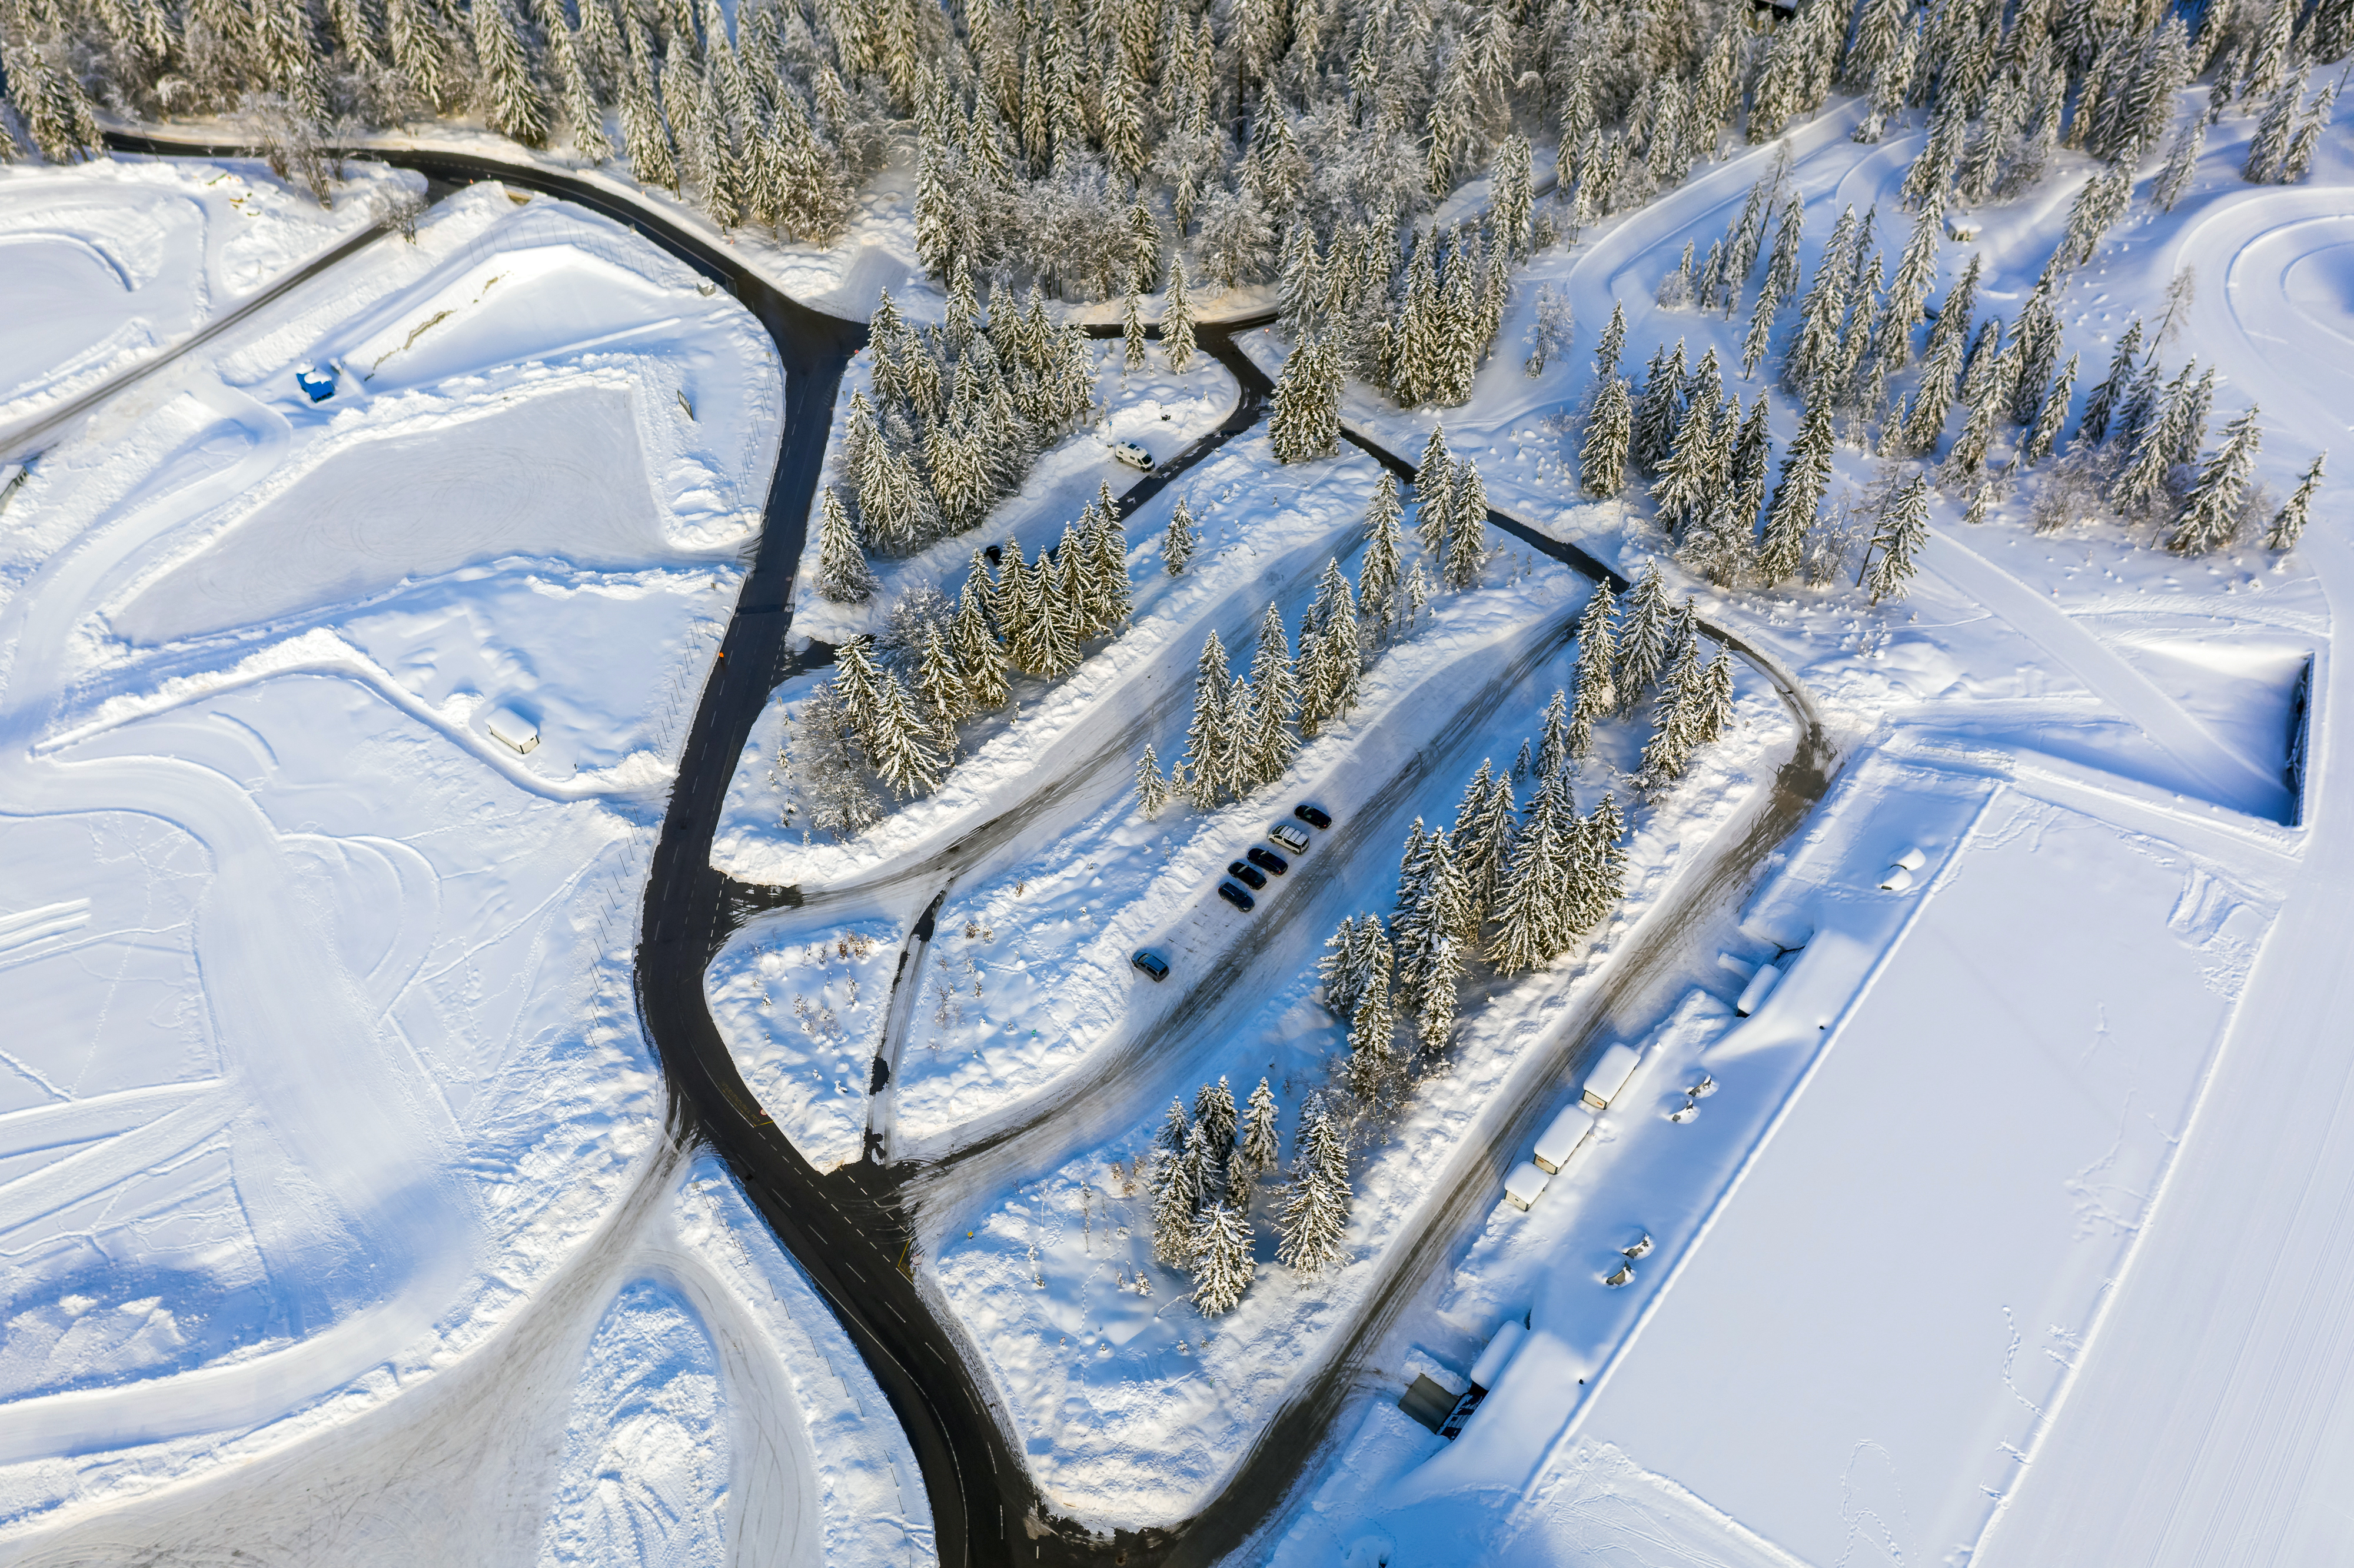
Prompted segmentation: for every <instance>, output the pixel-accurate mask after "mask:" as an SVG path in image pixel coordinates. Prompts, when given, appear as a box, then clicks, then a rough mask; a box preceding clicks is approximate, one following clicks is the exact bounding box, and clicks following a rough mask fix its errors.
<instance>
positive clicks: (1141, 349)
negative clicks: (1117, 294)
mask: <svg viewBox="0 0 2354 1568" xmlns="http://www.w3.org/2000/svg"><path fill="white" fill-rule="evenodd" d="M1120 335H1121V337H1122V339H1123V340H1124V341H1125V344H1126V346H1125V349H1124V351H1123V353H1122V355H1121V357H1120V368H1121V369H1122V370H1141V369H1143V368H1144V366H1145V363H1146V354H1145V346H1144V345H1145V342H1146V339H1145V336H1144V314H1143V311H1142V307H1141V305H1140V302H1139V301H1138V299H1137V297H1136V289H1135V286H1134V285H1133V284H1131V285H1129V291H1128V303H1127V305H1126V307H1125V308H1124V310H1123V311H1122V313H1121V316H1120Z"/></svg>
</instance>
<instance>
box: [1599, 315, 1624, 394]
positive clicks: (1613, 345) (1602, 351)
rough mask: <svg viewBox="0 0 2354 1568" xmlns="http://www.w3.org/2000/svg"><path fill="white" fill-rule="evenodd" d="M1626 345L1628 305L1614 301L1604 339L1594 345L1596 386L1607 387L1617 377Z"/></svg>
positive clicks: (1603, 335)
mask: <svg viewBox="0 0 2354 1568" xmlns="http://www.w3.org/2000/svg"><path fill="white" fill-rule="evenodd" d="M1626 345H1627V307H1626V306H1625V305H1624V304H1622V303H1619V302H1617V301H1613V302H1611V305H1610V323H1609V324H1608V325H1607V326H1606V327H1604V328H1603V329H1602V341H1601V342H1600V343H1598V344H1595V345H1594V380H1595V384H1596V386H1600V387H1606V386H1608V385H1609V384H1610V383H1611V382H1612V381H1614V380H1616V379H1617V376H1618V355H1619V354H1620V353H1621V351H1623V350H1624V349H1625V347H1626ZM1622 390H1623V388H1622Z"/></svg>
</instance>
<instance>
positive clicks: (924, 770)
mask: <svg viewBox="0 0 2354 1568" xmlns="http://www.w3.org/2000/svg"><path fill="white" fill-rule="evenodd" d="M860 641H864V640H863V639H862V640H860ZM875 694H876V696H877V698H878V699H879V701H878V702H877V704H876V706H875V716H874V717H873V718H872V719H871V720H869V721H868V722H866V723H865V724H864V725H862V726H860V729H861V733H862V734H863V735H864V736H865V739H866V748H867V751H866V754H867V758H868V760H869V761H870V762H872V763H873V765H874V768H875V774H876V776H877V777H879V778H880V779H882V780H883V782H884V783H885V784H888V785H889V786H890V787H891V790H892V792H893V793H894V794H896V795H898V796H899V797H901V798H902V799H905V798H906V797H907V796H909V795H928V794H930V793H931V792H932V791H933V790H934V789H938V788H939V782H940V771H941V767H942V761H941V758H940V756H939V753H938V751H937V750H935V749H934V740H933V735H932V730H931V727H930V726H928V725H927V724H926V723H925V722H924V720H923V718H922V717H921V716H920V715H918V714H917V711H916V701H915V698H914V697H912V696H911V695H910V694H908V691H907V683H905V682H903V681H901V680H900V679H899V677H898V676H897V675H896V674H893V673H891V672H889V671H887V670H885V671H881V672H879V674H878V678H877V680H876V682H875Z"/></svg>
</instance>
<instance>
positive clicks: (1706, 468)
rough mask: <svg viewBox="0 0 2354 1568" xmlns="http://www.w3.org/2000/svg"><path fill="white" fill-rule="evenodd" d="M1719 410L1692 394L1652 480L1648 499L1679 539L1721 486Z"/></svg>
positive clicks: (1721, 460)
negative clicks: (1672, 442) (1657, 508)
mask: <svg viewBox="0 0 2354 1568" xmlns="http://www.w3.org/2000/svg"><path fill="white" fill-rule="evenodd" d="M1718 412H1719V410H1718V408H1716V406H1715V405H1714V403H1713V402H1712V400H1710V399H1708V398H1704V397H1694V398H1693V399H1692V400H1691V408H1687V409H1685V410H1684V418H1683V422H1682V423H1681V424H1680V425H1678V426H1677V427H1676V439H1675V444H1674V446H1673V448H1672V449H1671V450H1670V452H1669V454H1668V461H1667V462H1666V464H1665V465H1664V466H1662V467H1661V469H1660V471H1659V478H1658V479H1657V480H1655V481H1654V482H1652V484H1651V499H1652V500H1653V501H1655V502H1656V503H1658V504H1659V523H1660V524H1661V526H1663V527H1665V528H1666V529H1667V530H1668V532H1669V534H1670V535H1672V536H1673V537H1675V538H1678V539H1681V538H1682V537H1683V536H1684V533H1685V530H1686V529H1688V528H1689V527H1690V526H1691V524H1692V522H1693V520H1694V519H1695V518H1697V517H1699V516H1701V515H1702V514H1703V513H1704V512H1705V511H1706V509H1707V507H1708V505H1709V503H1711V501H1712V500H1713V499H1714V498H1715V497H1716V496H1717V494H1718V493H1719V492H1720V490H1721V488H1722V486H1723V469H1724V463H1725V453H1724V451H1723V437H1724V434H1725V433H1726V432H1721V431H1719V430H1718V429H1717V415H1718Z"/></svg>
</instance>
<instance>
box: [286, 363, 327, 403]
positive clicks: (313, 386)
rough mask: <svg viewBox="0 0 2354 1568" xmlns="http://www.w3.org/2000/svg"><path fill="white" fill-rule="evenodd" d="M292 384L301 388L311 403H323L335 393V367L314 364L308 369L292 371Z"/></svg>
mask: <svg viewBox="0 0 2354 1568" xmlns="http://www.w3.org/2000/svg"><path fill="white" fill-rule="evenodd" d="M294 385H295V386H297V387H301V388H302V390H303V392H304V393H306V394H308V395H309V397H310V399H311V401H312V402H313V403H323V402H325V401H326V400H327V399H328V398H330V397H334V395H335V367H334V366H332V365H314V366H311V368H310V369H308V370H298V371H296V372H295V373H294Z"/></svg>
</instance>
